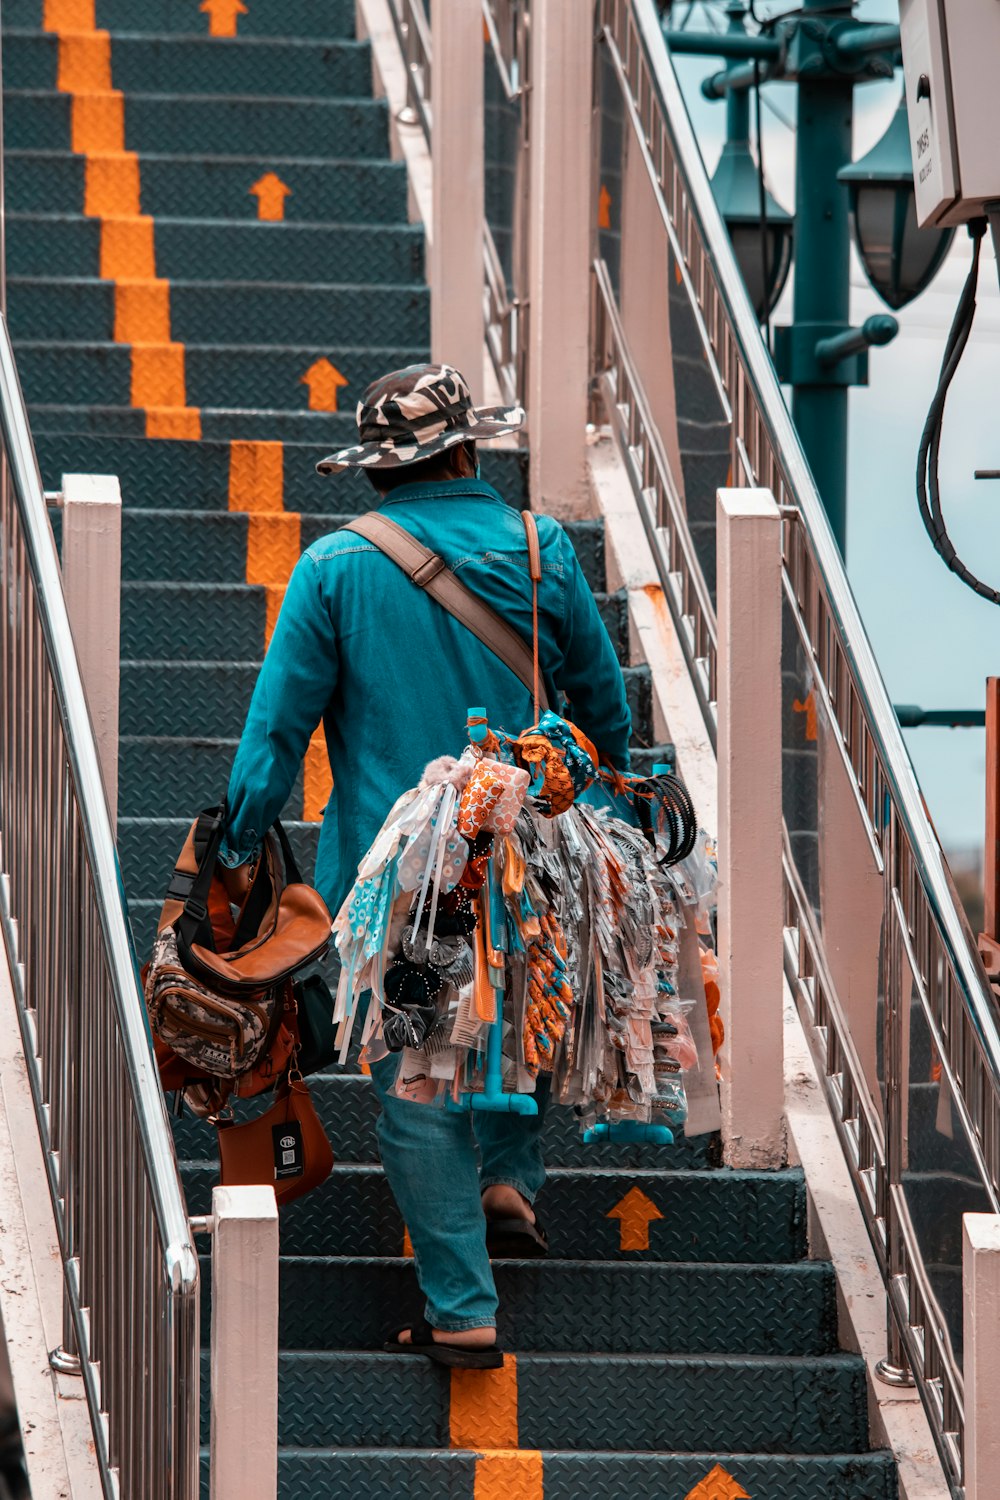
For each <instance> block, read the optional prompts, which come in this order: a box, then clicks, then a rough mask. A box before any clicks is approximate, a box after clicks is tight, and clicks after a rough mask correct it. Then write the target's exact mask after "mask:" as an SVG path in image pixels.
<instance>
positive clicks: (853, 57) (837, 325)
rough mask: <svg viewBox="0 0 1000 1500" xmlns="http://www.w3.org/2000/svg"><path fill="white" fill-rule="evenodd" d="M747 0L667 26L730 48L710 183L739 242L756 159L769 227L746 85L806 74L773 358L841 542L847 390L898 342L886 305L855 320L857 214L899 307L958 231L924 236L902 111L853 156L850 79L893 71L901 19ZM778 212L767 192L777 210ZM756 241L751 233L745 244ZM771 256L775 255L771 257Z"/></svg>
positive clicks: (675, 46) (867, 254) (680, 45)
mask: <svg viewBox="0 0 1000 1500" xmlns="http://www.w3.org/2000/svg"><path fill="white" fill-rule="evenodd" d="M745 9H746V7H745V6H744V5H743V4H742V3H740V0H733V3H732V4H731V5H730V6H729V8H728V12H729V30H728V31H726V32H724V33H722V34H720V35H711V36H710V35H707V34H705V33H698V32H692V31H689V30H685V31H677V32H671V31H669V30H668V31H667V32H666V39H667V42H668V45H669V46H670V47H671V50H672V51H674V52H684V53H693V54H697V55H702V56H715V57H722V58H725V59H727V60H728V65H727V67H726V68H725V69H724V70H723V71H722V72H719V73H716V74H714V75H713V76H712V77H710V78H707V79H706V80H705V81H704V83H703V84H702V92H703V93H704V94H705V96H706V97H707V98H709V99H722V98H725V99H726V101H727V123H728V125H729V132H728V133H729V135H730V138H731V143H732V145H733V149H732V151H730V142H727V146H726V149H725V150H724V151H723V158H722V161H720V164H719V168H718V169H717V171H716V174H715V179H714V183H715V185H716V187H717V191H719V192H720V194H721V196H720V199H719V202H720V207H722V211H723V215H724V217H726V219H727V223H728V222H730V215H729V214H728V213H727V211H726V205H727V203H728V204H730V205H735V206H737V208H739V209H741V210H743V211H741V212H738V213H736V214H734V215H733V218H732V227H731V230H730V232H731V233H732V234H733V235H734V248H736V246H737V241H736V234H737V233H740V232H743V233H745V234H748V233H749V224H748V216H749V214H750V212H751V210H750V199H751V192H750V189H749V186H748V184H749V172H748V170H747V168H748V166H749V167H750V168H751V169H752V170H753V172H754V187H755V190H756V194H757V198H758V203H757V208H756V212H755V214H753V219H754V222H755V224H756V230H757V235H758V238H759V236H760V205H759V192H760V189H759V182H758V181H757V180H756V168H755V167H754V166H753V162H752V158H751V157H750V152H749V143H748V141H746V136H747V134H748V131H747V123H748V122H747V116H748V113H749V105H748V103H747V98H748V91H749V89H750V88H752V87H753V86H754V85H755V84H756V83H758V82H766V81H769V80H772V79H782V80H784V81H792V82H795V83H797V84H798V90H797V93H798V99H797V119H796V169H795V287H794V296H793V310H792V322H791V324H790V325H789V326H787V327H781V328H776V329H775V341H774V361H775V366H776V368H777V371H778V376H779V378H780V379H781V380H782V382H783V383H785V384H787V385H790V386H791V391H792V416H793V419H794V421H795V424H796V427H797V428H798V431H799V435H800V437H801V439H802V445H803V448H804V449H805V452H806V456H807V458H808V459H809V462H810V465H811V467H812V470H813V473H814V475H815V476H816V481H817V484H818V486H819V490H820V494H821V496H822V498H823V502H824V504H825V506H826V510H827V514H828V515H829V517H830V522H831V525H832V527H833V531H834V534H835V536H836V537H837V540H838V542H839V544H840V547H841V550H842V551H843V550H844V547H845V543H846V529H847V526H846V523H847V393H848V390H849V388H850V387H851V386H852V385H865V384H867V380H868V350H869V348H870V347H871V346H872V345H873V344H885V343H888V342H889V341H890V339H892V338H893V337H894V336H895V334H896V332H897V328H898V325H897V324H896V320H895V319H894V318H893V317H891V316H890V315H889V314H887V313H886V314H881V315H876V316H874V317H870V318H868V319H866V320H865V322H864V323H863V324H862V325H861V326H860V327H853V326H852V325H851V322H850V242H851V229H852V222H853V227H854V232H855V238H856V241H857V244H858V250H859V253H860V255H861V258H862V261H863V262H864V265H865V271H866V274H867V275H868V277H869V279H870V280H871V282H872V285H873V286H874V287H875V290H876V291H877V292H878V293H879V295H880V296H881V297H882V298H883V300H884V301H885V302H887V303H888V305H889V306H890V307H893V308H897V307H901V306H903V305H904V303H905V302H907V301H909V300H910V298H911V297H913V296H916V295H917V292H918V291H920V290H922V289H923V287H924V286H926V285H927V284H928V282H929V281H930V279H931V278H932V277H933V275H934V273H935V271H936V270H937V268H938V266H939V265H940V263H941V260H942V258H943V256H944V254H945V252H946V250H947V240H948V236H943V237H942V236H940V234H938V233H937V232H934V233H930V234H929V235H927V236H926V237H924V238H918V236H925V235H926V232H925V231H922V230H917V228H916V220H915V217H913V218H912V219H911V217H910V216H911V215H912V213H913V210H912V206H911V205H912V199H913V175H912V169H911V168H910V166H909V143H908V138H907V135H906V125H905V118H904V119H903V120H902V122H900V120H899V118H898V117H897V119H896V120H894V121H893V124H892V125H891V126H890V128H889V131H887V133H886V136H885V137H884V138H883V140H882V141H881V142H879V145H878V146H876V147H875V149H874V150H873V151H872V152H870V153H869V155H868V156H867V157H865V158H864V160H863V161H861V162H858V163H857V164H856V165H854V164H852V163H851V133H852V125H853V109H854V89H855V88H856V87H857V85H858V84H859V83H865V82H869V81H873V80H877V79H886V78H891V77H892V75H893V72H894V69H895V66H896V64H897V62H898V59H899V28H898V27H897V26H891V25H883V24H875V23H866V22H861V21H858V20H856V19H855V17H854V15H853V0H839V3H837V4H831V3H830V0H802V5H801V7H800V8H799V9H798V10H796V11H794V12H792V13H790V14H789V13H786V14H785V15H783V16H781V17H778V18H776V19H775V21H774V22H772V23H769V24H765V26H764V27H763V28H762V29H761V31H760V32H758V33H750V32H748V31H747V29H746V16H745ZM737 95H739V96H741V98H742V100H743V112H742V113H741V112H740V111H739V110H738V109H737V107H736V105H735V104H734V98H735V96H737ZM900 133H901V134H902V146H903V148H904V149H905V153H906V157H905V161H904V160H903V152H902V151H901V149H900ZM741 143H742V144H741ZM743 159H745V160H743ZM724 164H725V165H724ZM771 201H772V202H773V200H771ZM775 207H777V205H775ZM770 214H771V207H770V203H769V204H768V214H767V218H768V221H769V220H770ZM942 239H943V243H942ZM748 243H749V242H748V240H747V239H744V250H746V247H747V246H748ZM737 258H738V260H739V262H740V265H741V268H742V269H743V271H744V275H745V276H746V278H747V285H748V288H749V290H750V294H751V298H752V299H753V301H754V305H755V307H756V308H757V310H758V315H760V314H761V309H762V307H764V306H765V305H766V288H764V295H763V297H762V280H761V278H760V277H759V276H755V275H753V274H748V266H749V261H748V259H747V258H746V254H745V253H744V254H740V251H739V249H737ZM759 264H760V255H759V252H758V266H759ZM775 265H776V266H777V265H778V260H777V257H776V260H775ZM769 267H770V257H768V262H767V266H766V267H765V269H769ZM778 290H779V291H780V286H779V287H778Z"/></svg>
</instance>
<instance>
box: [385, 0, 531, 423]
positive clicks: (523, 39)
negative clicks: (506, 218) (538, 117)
mask: <svg viewBox="0 0 1000 1500" xmlns="http://www.w3.org/2000/svg"><path fill="white" fill-rule="evenodd" d="M482 10H483V20H484V23H485V26H486V34H487V37H488V40H489V43H490V47H491V50H492V52H493V56H494V60H495V63H496V69H497V75H498V77H499V79H500V82H501V84H502V86H503V90H504V94H505V96H506V98H507V99H508V101H509V102H511V103H514V102H516V101H520V103H521V136H522V150H525V149H526V148H527V129H528V125H527V122H528V100H527V95H528V88H529V85H528V31H527V25H526V10H525V3H524V0H482ZM389 14H390V17H391V19H392V25H393V30H394V32H395V35H396V43H397V45H398V47H399V50H400V53H401V55H402V58H403V62H404V65H405V67H406V109H407V111H408V115H407V123H409V124H414V125H419V126H420V129H421V131H422V133H423V137H424V140H425V141H426V143H427V145H428V147H429V146H430V145H431V141H432V136H433V129H434V122H433V114H432V110H431V77H432V69H433V64H434V48H433V39H432V36H431V28H430V24H429V22H428V19H427V13H426V11H425V9H424V6H423V3H422V0H389ZM517 208H518V213H519V215H520V217H519V219H518V222H517V223H516V224H515V226H514V231H513V232H514V236H515V242H516V244H517V246H518V264H517V266H516V269H515V278H514V279H515V283H516V285H515V289H514V295H513V296H511V295H509V293H508V289H507V283H506V280H505V278H504V274H503V268H502V266H501V263H500V256H499V253H498V251H497V247H496V240H495V239H494V236H493V231H492V229H491V227H490V225H489V223H488V222H486V221H485V220H484V222H483V320H484V338H485V343H486V349H487V352H488V354H489V357H490V363H491V364H492V366H493V372H494V374H495V375H496V378H497V383H498V385H499V386H500V390H501V394H502V395H503V399H504V400H505V401H508V402H511V403H513V402H521V403H523V401H524V399H525V391H526V389H527V379H528V376H527V348H528V331H527V322H528V299H527V295H526V287H525V285H524V283H525V281H526V276H527V271H526V257H525V251H524V244H523V241H524V236H525V232H526V227H527V174H526V173H524V174H523V181H522V183H521V187H520V190H519V201H518V205H517Z"/></svg>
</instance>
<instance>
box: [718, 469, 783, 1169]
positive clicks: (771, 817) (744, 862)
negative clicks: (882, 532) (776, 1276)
mask: <svg viewBox="0 0 1000 1500" xmlns="http://www.w3.org/2000/svg"><path fill="white" fill-rule="evenodd" d="M717 547H718V612H719V655H718V669H719V670H718V675H719V688H718V693H719V702H718V715H719V733H718V762H719V966H720V971H721V979H722V1017H723V1021H724V1023H725V1028H726V1040H725V1043H724V1046H723V1052H722V1139H723V1149H724V1154H725V1160H726V1163H727V1165H729V1166H732V1167H764V1168H767V1167H780V1166H783V1165H784V1162H785V1159H786V1149H785V1126H784V1119H783V1112H784V1067H783V1030H784V1027H783V1019H782V1010H783V995H782V989H783V977H782V876H781V517H780V514H779V511H778V507H777V506H776V505H775V503H774V499H773V497H772V495H771V494H770V492H769V491H768V490H720V491H719V494H718V531H717Z"/></svg>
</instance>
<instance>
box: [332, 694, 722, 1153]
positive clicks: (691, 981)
mask: <svg viewBox="0 0 1000 1500" xmlns="http://www.w3.org/2000/svg"><path fill="white" fill-rule="evenodd" d="M469 733H470V740H471V743H470V745H469V746H468V748H467V749H466V750H465V751H464V753H463V754H462V755H461V757H460V758H459V759H457V760H456V759H453V758H451V757H447V756H446V757H442V758H440V759H438V760H436V761H433V762H432V763H431V764H430V765H429V766H427V768H426V770H425V771H424V774H423V776H422V778H421V781H420V784H419V786H417V787H415V788H413V789H412V790H411V791H408V792H406V793H404V795H403V796H402V797H400V799H399V801H398V802H397V803H396V805H395V807H393V809H392V811H391V812H390V814H389V816H388V818H387V819H386V821H385V823H384V825H383V827H382V829H381V831H380V833H379V834H378V837H377V838H376V839H375V841H374V843H373V844H372V846H371V848H370V849H369V851H368V853H367V854H366V856H365V858H364V859H363V860H362V862H361V864H360V865H359V867H358V878H357V880H356V882H355V885H354V887H353V889H352V891H351V893H350V895H349V896H348V898H347V900H346V901H345V903H344V905H343V907H342V908H341V910H340V912H339V914H338V916H337V919H336V921H335V922H334V936H335V940H336V943H337V947H338V950H339V953H340V958H341V963H342V971H341V979H340V987H339V991H338V995H337V1009H336V1013H335V1017H334V1019H335V1021H336V1022H337V1023H338V1033H337V1043H338V1046H339V1048H340V1052H341V1056H342V1057H343V1056H346V1053H347V1048H348V1046H349V1043H350V1039H351V1033H352V1030H353V1027H354V1021H355V1017H356V1015H357V1012H358V1008H359V1000H360V998H361V996H362V995H363V993H364V992H365V991H368V990H370V991H371V996H372V998H371V1001H370V1003H369V1005H368V1009H367V1014H366V1016H365V1020H364V1029H363V1036H362V1040H363V1043H364V1045H365V1048H366V1049H367V1056H368V1058H369V1059H370V1060H373V1061H374V1060H377V1059H378V1058H379V1057H382V1056H385V1054H386V1052H387V1051H390V1052H402V1053H403V1057H402V1060H401V1065H400V1068H399V1075H398V1079H397V1083H396V1090H397V1093H399V1094H400V1095H401V1096H402V1097H404V1098H407V1099H411V1100H414V1101H417V1102H422V1103H427V1104H435V1103H436V1104H438V1105H442V1106H444V1107H448V1108H458V1107H467V1106H468V1107H472V1108H487V1109H509V1110H513V1111H515V1112H519V1113H524V1114H529V1113H534V1111H535V1108H536V1106H535V1104H534V1102H533V1100H532V1099H531V1095H532V1094H533V1092H534V1090H535V1087H536V1081H537V1079H538V1077H539V1075H541V1074H548V1075H550V1076H551V1087H552V1096H553V1098H555V1099H557V1100H558V1101H559V1102H560V1103H563V1104H566V1105H570V1106H572V1107H574V1108H575V1109H576V1111H577V1113H578V1115H579V1117H580V1119H581V1122H582V1125H583V1127H584V1128H593V1127H595V1126H598V1127H602V1128H604V1127H610V1126H614V1125H616V1124H618V1123H620V1122H633V1123H634V1124H635V1125H640V1124H645V1123H648V1122H652V1121H662V1122H664V1123H665V1126H666V1127H667V1128H666V1130H665V1131H664V1132H663V1135H662V1136H661V1137H659V1138H661V1139H668V1140H669V1139H670V1138H671V1137H670V1131H672V1130H673V1131H675V1130H676V1129H677V1128H678V1126H680V1125H682V1124H683V1122H684V1120H685V1117H686V1114H687V1103H686V1096H685V1079H686V1077H690V1076H691V1075H692V1073H700V1074H702V1075H703V1076H704V1077H710V1079H711V1086H712V1089H713V1092H714V1081H715V1064H714V1057H713V1053H714V1052H715V1051H717V1050H718V1045H719V1044H720V1043H721V1023H720V1022H719V1020H718V1017H717V1015H714V1014H713V1012H714V1011H715V1010H717V1008H718V984H717V967H716V964H715V955H714V953H713V952H712V951H711V945H710V938H709V933H710V926H709V922H708V913H709V910H710V908H711V906H712V904H713V900H714V886H715V857H714V851H713V849H712V846H711V844H710V843H709V841H708V839H707V837H706V835H705V834H704V833H700V832H699V830H698V825H697V820H696V818H695V814H694V809H693V807H692V805H691V801H690V798H689V797H688V794H687V792H686V790H685V788H684V786H683V784H682V783H681V782H680V781H679V780H677V778H676V777H674V776H671V775H668V774H665V773H661V774H655V775H652V776H648V777H642V778H640V777H622V776H620V775H619V774H618V773H617V772H614V771H612V770H610V769H609V768H605V767H601V766H600V765H599V764H598V756H597V752H596V751H595V749H594V747H593V745H592V744H591V743H590V742H589V740H588V739H587V738H586V736H585V735H583V734H582V733H581V732H580V730H578V729H577V728H576V727H575V726H574V725H573V724H571V723H569V722H568V721H567V720H565V719H562V718H559V717H558V716H557V715H556V714H553V713H550V712H545V713H543V714H542V715H541V718H540V720H539V722H538V723H537V724H536V725H535V726H534V727H533V728H532V729H530V730H528V731H526V732H525V733H524V734H522V735H520V736H519V737H518V738H517V739H512V738H511V737H509V736H507V735H504V734H496V733H493V732H491V731H490V730H489V728H488V726H487V725H486V723H485V719H484V718H483V716H481V715H480V714H479V711H478V710H472V711H470V718H469ZM590 789H593V790H590ZM608 791H613V792H614V793H615V796H613V797H612V796H608V795H607V792H608ZM619 799H624V804H623V803H622V802H621V801H620V800H619ZM616 806H617V807H618V808H621V807H622V806H624V808H625V811H626V813H628V812H631V813H632V814H633V815H634V816H633V818H632V820H631V821H629V820H627V818H626V817H622V816H617V815H616V812H615V808H616ZM685 953H686V955H687V956H686V959H685Z"/></svg>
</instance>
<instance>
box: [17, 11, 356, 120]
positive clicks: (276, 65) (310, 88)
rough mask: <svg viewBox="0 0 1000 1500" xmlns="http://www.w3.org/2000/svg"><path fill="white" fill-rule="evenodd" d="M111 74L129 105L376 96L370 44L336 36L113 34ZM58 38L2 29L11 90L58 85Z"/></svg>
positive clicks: (32, 32)
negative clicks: (320, 39)
mask: <svg viewBox="0 0 1000 1500" xmlns="http://www.w3.org/2000/svg"><path fill="white" fill-rule="evenodd" d="M111 57H112V78H113V82H114V86H115V88H116V89H121V90H122V91H123V93H124V94H125V96H126V99H127V100H128V105H127V108H131V103H132V98H133V97H134V96H135V95H142V94H168V95H184V96H185V97H186V98H187V97H197V96H199V95H221V94H250V95H257V94H259V93H260V92H261V90H262V89H266V90H267V93H268V96H269V98H271V99H274V98H285V99H287V98H299V97H300V98H303V99H310V100H311V99H354V98H357V97H359V96H360V97H367V96H369V95H370V93H371V81H372V58H371V47H370V45H369V43H368V42H358V41H354V40H346V39H343V38H341V39H339V40H337V41H333V40H330V41H328V42H326V43H325V44H324V45H323V46H321V47H317V45H316V43H315V41H312V40H307V39H305V38H297V37H296V38H291V37H283V38H280V39H279V38H260V37H246V36H243V37H239V38H238V39H237V40H236V43H235V45H234V44H233V41H232V40H230V39H225V40H223V39H219V38H215V39H209V38H207V37H204V36H155V37H154V36H142V35H137V34H134V33H133V32H132V29H131V27H130V26H128V24H126V29H124V30H121V31H116V33H115V37H114V45H113V47H112V54H111ZM58 72H59V39H58V38H57V37H55V36H49V35H47V34H44V33H43V34H42V35H39V34H38V33H37V31H32V30H18V29H16V28H14V27H12V26H9V25H7V26H5V27H4V36H3V81H4V86H5V87H6V88H12V89H40V90H48V89H54V88H56V80H57V77H58Z"/></svg>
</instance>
